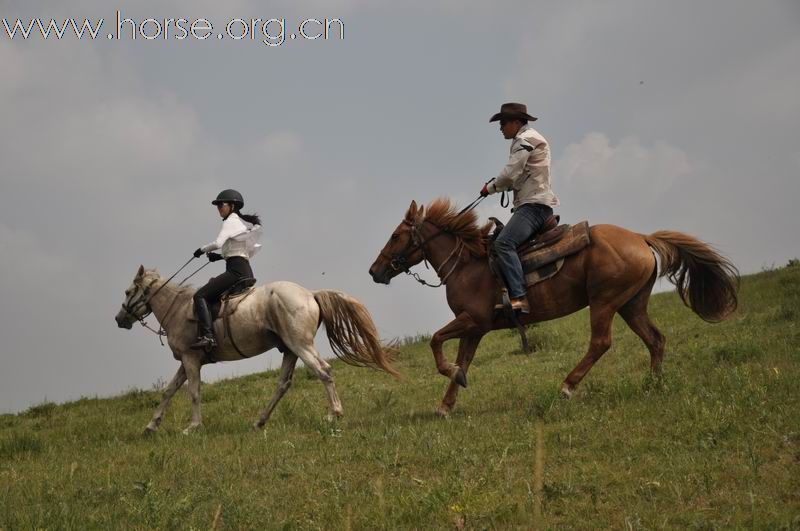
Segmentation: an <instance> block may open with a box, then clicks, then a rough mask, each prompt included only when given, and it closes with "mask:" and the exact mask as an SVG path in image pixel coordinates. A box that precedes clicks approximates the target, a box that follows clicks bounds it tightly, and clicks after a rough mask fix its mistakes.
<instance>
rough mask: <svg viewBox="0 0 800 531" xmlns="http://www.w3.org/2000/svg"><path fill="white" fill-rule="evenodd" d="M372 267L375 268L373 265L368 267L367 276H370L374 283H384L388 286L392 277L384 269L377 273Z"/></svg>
mask: <svg viewBox="0 0 800 531" xmlns="http://www.w3.org/2000/svg"><path fill="white" fill-rule="evenodd" d="M374 269H375V267H374V266H373V267H370V268H369V276H371V277H372V281H373V282H375V283H376V284H386V285H387V286H388V285H389V282H391V281H392V278H391V277H390V276H389V275H388V274H387V271H386V269H384V270H383V271H381V272H380V273H378V272H377V271H375V270H374Z"/></svg>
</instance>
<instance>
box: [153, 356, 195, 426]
mask: <svg viewBox="0 0 800 531" xmlns="http://www.w3.org/2000/svg"><path fill="white" fill-rule="evenodd" d="M185 381H186V370H185V369H184V368H183V365H182V364H181V366H180V367H178V372H176V373H175V376H173V377H172V381H171V382H169V385H167V387H166V388H165V389H164V395H163V397H162V398H161V403H160V404H159V405H158V407H157V408H156V411H155V413H153V418H152V419H151V420H150V422H149V423H148V424H147V426H146V427H145V429H144V433H145V435H147V434H149V433H155V431H156V430H157V429H158V426H159V425H160V424H161V418H162V417H163V416H164V411H165V410H166V409H167V404H169V401H170V400H172V396H173V395H174V394H175V392H176V391H177V390H178V389H180V387H181V386H182V385H183V382H185Z"/></svg>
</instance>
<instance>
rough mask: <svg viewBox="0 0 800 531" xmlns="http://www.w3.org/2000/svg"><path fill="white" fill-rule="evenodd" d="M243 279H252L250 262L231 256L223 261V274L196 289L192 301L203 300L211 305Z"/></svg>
mask: <svg viewBox="0 0 800 531" xmlns="http://www.w3.org/2000/svg"><path fill="white" fill-rule="evenodd" d="M243 278H253V270H252V269H251V268H250V262H249V261H248V260H247V258H244V257H241V256H232V257H230V258H228V259H227V260H225V272H224V273H222V274H221V275H218V276H216V277H213V278H212V279H211V280H209V281H208V283H207V284H206V285H205V286H203V287H202V288H200V289H198V290H197V293H195V294H194V299H195V301H197V299H205V300H206V302H207V303H211V302H213V301H215V300H217V299H219V297H220V295H222V294H223V293H224V292H225V291H227V290H228V289H230V288H231V286H233V285H234V284H236V283H237V282H239V280H241V279H243Z"/></svg>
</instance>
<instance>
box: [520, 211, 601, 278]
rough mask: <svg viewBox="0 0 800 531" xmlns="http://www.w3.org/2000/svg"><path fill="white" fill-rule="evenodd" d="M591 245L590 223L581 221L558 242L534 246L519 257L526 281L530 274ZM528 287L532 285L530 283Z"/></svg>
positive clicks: (569, 229) (570, 228)
mask: <svg viewBox="0 0 800 531" xmlns="http://www.w3.org/2000/svg"><path fill="white" fill-rule="evenodd" d="M590 243H591V240H590V238H589V222H588V221H581V222H580V223H577V224H575V225H573V226H571V227H569V228H568V229H567V230H566V232H565V234H564V236H563V237H561V238H560V239H559V240H558V241H557V242H555V243H553V244H551V245H546V246H537V245H534V246H533V247H531V248H530V249H528V250H526V251H525V252H524V253H523V254H522V255H521V256H520V257H519V258H520V261H521V262H522V271H523V273H524V274H525V277H526V280H527V277H528V275H529V274H530V273H533V272H535V271H536V270H537V269H539V268H540V267H542V266H546V265H548V264H552V263H553V262H555V261H556V260H558V259H559V258H564V257H566V256H569V255H571V254H575V253H577V252H578V251H580V250H581V249H583V248H584V247H586V246H588V245H589V244H590ZM559 269H560V266H559ZM556 272H557V271H556ZM553 274H555V273H553ZM550 276H552V275H550ZM547 278H550V277H547ZM528 285H531V284H530V282H529V283H528Z"/></svg>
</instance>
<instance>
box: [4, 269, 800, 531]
mask: <svg viewBox="0 0 800 531" xmlns="http://www.w3.org/2000/svg"><path fill="white" fill-rule="evenodd" d="M651 315H652V317H653V320H654V321H655V322H656V324H657V325H658V326H659V327H660V329H661V330H662V332H663V333H664V334H665V335H666V336H667V340H668V343H667V355H666V358H665V362H664V374H663V376H662V377H660V378H654V377H652V376H651V375H650V374H649V370H648V367H649V357H648V354H647V351H646V349H645V347H644V345H643V344H642V343H641V342H640V341H639V339H638V338H637V337H636V336H635V335H634V334H633V333H632V332H631V331H630V330H628V329H627V328H626V326H625V325H624V323H623V322H622V320H621V319H617V320H616V321H615V324H614V330H613V333H614V345H613V346H612V348H611V350H610V351H609V352H608V353H607V354H606V355H605V356H604V357H603V358H602V359H601V361H600V362H599V363H598V364H597V365H596V366H595V368H594V369H593V370H592V371H591V372H590V373H589V375H588V376H587V377H586V379H585V380H584V382H583V384H582V385H581V386H580V387H579V388H578V390H577V391H576V393H575V396H574V398H573V399H572V400H571V401H564V400H561V399H559V397H558V389H559V385H560V383H561V381H562V379H563V378H564V376H565V375H566V374H567V372H569V370H570V369H571V368H572V367H573V366H574V365H575V364H576V363H577V361H578V360H579V359H580V358H581V357H582V356H583V353H584V352H585V349H586V346H587V341H588V319H587V313H586V312H585V311H584V312H579V313H577V314H575V315H573V316H570V317H568V318H564V319H561V320H558V321H554V322H550V323H545V324H542V325H539V326H536V327H533V328H532V329H531V330H530V335H531V339H532V340H533V341H534V342H535V344H536V345H537V348H538V350H537V352H536V353H535V354H534V355H532V356H528V355H525V354H523V353H521V352H520V350H519V338H518V336H517V335H516V333H515V332H505V331H502V332H496V333H493V334H491V335H490V336H488V337H487V338H485V340H484V341H483V342H482V344H481V347H480V349H479V351H478V354H477V356H476V358H475V361H474V363H473V366H472V368H471V369H470V374H469V382H470V387H469V388H468V389H466V390H462V392H461V394H460V397H459V402H458V405H457V409H456V411H455V412H454V413H453V414H452V415H451V417H450V418H449V419H447V420H443V419H439V418H437V417H436V416H435V415H434V414H433V411H434V408H435V406H436V405H437V403H438V401H439V400H440V399H441V396H442V394H443V393H444V389H445V386H446V384H447V381H446V380H445V379H443V378H442V377H441V376H439V375H438V374H437V373H436V370H435V367H434V364H433V360H432V356H431V354H430V351H429V348H428V346H427V342H426V341H424V340H423V341H422V342H420V341H416V342H414V341H408V342H406V343H407V344H405V345H404V346H403V347H402V355H401V356H399V363H400V368H401V369H402V371H403V373H404V375H405V376H406V378H405V379H404V380H403V381H401V382H396V381H394V380H392V379H391V378H389V377H387V376H385V375H382V374H380V373H377V372H376V371H368V370H365V369H358V368H353V367H349V366H346V365H343V364H342V363H339V362H334V363H333V366H334V376H335V378H336V383H337V387H338V389H339V392H340V395H341V398H342V402H343V405H344V408H345V415H346V416H345V417H344V418H343V419H342V420H340V421H338V422H333V423H331V422H328V421H327V420H326V419H325V414H326V409H325V408H326V400H325V394H324V390H323V387H322V385H321V384H320V383H319V382H317V381H316V380H315V379H313V378H310V377H307V375H306V374H305V372H306V371H305V369H298V371H297V372H298V373H297V374H296V376H295V379H294V386H293V387H292V389H291V391H290V392H289V393H288V395H287V396H286V397H285V398H284V401H283V402H282V403H281V404H280V405H279V406H278V409H277V411H276V413H275V415H274V416H273V418H272V419H271V420H270V422H269V423H268V425H267V427H266V429H265V430H263V431H261V432H252V431H251V430H250V423H251V422H252V420H253V419H254V418H255V416H256V414H257V412H258V411H259V409H260V408H262V407H263V406H264V404H265V403H266V401H267V400H268V398H269V396H270V394H271V393H272V390H273V389H274V387H275V385H276V382H277V375H276V373H275V372H265V373H261V374H257V375H250V376H247V377H244V378H239V379H234V380H227V381H222V382H219V383H214V384H208V385H204V386H203V396H204V409H203V413H204V420H205V423H206V426H205V428H203V429H202V430H201V431H199V432H197V433H195V434H193V435H191V436H184V435H182V434H181V430H182V428H183V427H185V425H186V424H187V423H188V417H189V404H188V400H187V398H186V395H185V391H181V392H180V393H179V394H178V396H177V397H176V399H175V401H174V403H173V404H172V406H171V408H170V409H169V410H168V412H167V415H166V417H165V419H164V422H163V425H162V430H161V431H160V432H159V433H158V434H157V435H155V436H154V437H151V438H144V437H142V436H141V435H140V431H141V429H142V428H143V427H144V425H145V424H146V422H147V421H148V419H149V417H150V414H151V413H152V409H153V407H154V406H155V404H157V402H158V399H159V395H158V393H157V392H156V391H155V390H153V391H142V390H134V391H130V392H128V393H126V394H124V395H122V396H120V397H117V398H113V399H107V400H98V399H84V400H80V401H77V402H72V403H68V404H62V405H56V404H52V403H49V402H48V403H44V404H40V405H38V406H34V407H32V408H31V409H29V410H28V411H27V412H25V413H22V414H20V415H3V416H0V528H1V529H9V530H10V529H39V528H45V529H172V528H181V529H184V528H186V529H188V528H194V529H209V528H214V529H248V528H249V529H432V528H438V529H453V528H456V529H514V528H525V529H529V528H532V527H538V528H542V529H544V528H579V529H586V528H595V529H609V528H615V529H652V528H664V527H666V528H673V529H675V528H680V529H684V528H692V529H715V528H720V529H721V528H756V529H800V413H798V412H799V411H800V386H799V385H798V382H799V381H800V328H798V323H797V319H796V316H797V315H800V267H798V266H797V265H792V266H790V267H786V268H782V269H773V270H770V271H766V272H764V273H761V274H758V275H753V276H750V277H746V278H744V279H743V283H742V291H741V304H740V308H739V310H738V312H737V313H736V314H735V315H734V316H733V317H732V318H731V319H730V320H729V321H726V322H724V323H722V324H718V325H709V324H707V323H704V322H703V321H702V320H700V319H699V318H698V317H696V316H695V315H693V314H692V313H691V312H690V311H689V310H687V309H686V308H685V307H684V306H683V305H682V304H681V303H680V301H679V300H678V298H677V296H676V295H675V294H674V293H665V294H660V295H657V296H654V297H653V300H652V303H651ZM376 317H377V319H378V320H380V316H379V315H378V316H376ZM435 325H436V323H431V327H432V328H433V327H435ZM446 353H447V355H448V357H449V358H450V359H453V358H454V356H455V344H453V343H449V344H448V345H447V347H446ZM537 440H538V442H537Z"/></svg>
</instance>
